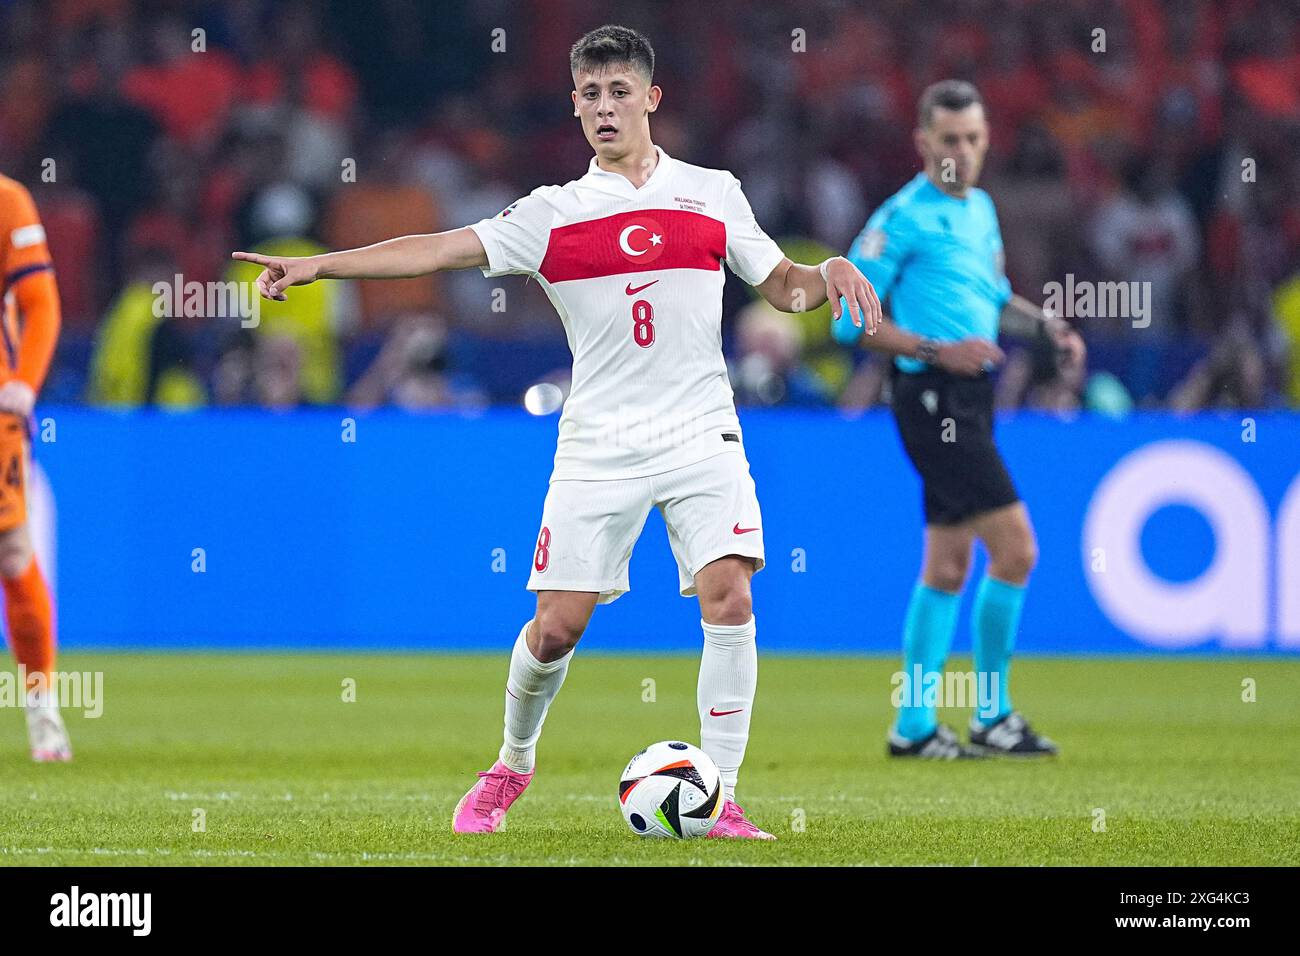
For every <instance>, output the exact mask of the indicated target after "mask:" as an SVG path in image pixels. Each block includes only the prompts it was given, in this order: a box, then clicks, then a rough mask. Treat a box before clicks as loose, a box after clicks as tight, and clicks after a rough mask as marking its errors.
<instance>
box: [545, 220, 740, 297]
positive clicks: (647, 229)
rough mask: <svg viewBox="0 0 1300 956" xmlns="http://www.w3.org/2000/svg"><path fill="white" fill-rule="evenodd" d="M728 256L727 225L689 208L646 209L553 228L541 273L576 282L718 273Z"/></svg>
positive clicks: (550, 277) (547, 277)
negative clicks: (669, 271) (662, 272)
mask: <svg viewBox="0 0 1300 956" xmlns="http://www.w3.org/2000/svg"><path fill="white" fill-rule="evenodd" d="M726 255H727V227H726V226H724V225H723V224H722V223H721V222H719V221H718V220H717V219H712V218H710V217H709V216H706V215H704V214H703V213H698V212H691V211H689V210H686V209H641V210H638V211H636V212H621V213H618V214H617V215H614V216H606V217H604V218H603V219H589V220H587V221H586V222H574V223H570V224H569V225H567V226H560V227H559V228H557V229H552V230H551V237H550V241H549V242H548V243H547V245H546V256H545V257H544V258H543V259H542V265H541V268H540V269H538V270H537V271H538V272H539V273H540V274H541V276H542V278H543V279H545V280H546V281H547V282H570V281H572V280H574V279H595V278H598V277H600V276H616V275H623V274H625V273H636V272H652V271H654V272H657V271H659V270H660V269H704V270H706V271H708V272H715V271H717V270H718V269H719V268H721V265H720V260H722V259H723V258H725V257H726Z"/></svg>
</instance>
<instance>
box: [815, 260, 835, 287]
mask: <svg viewBox="0 0 1300 956" xmlns="http://www.w3.org/2000/svg"><path fill="white" fill-rule="evenodd" d="M833 258H834V257H832V259H833ZM830 264H831V259H827V260H826V261H825V262H823V263H822V264H821V265H819V266H818V267H817V271H818V272H820V273H821V274H822V281H823V282H830V281H831V280H830V279H828V278H827V277H826V269H827V267H828V266H830Z"/></svg>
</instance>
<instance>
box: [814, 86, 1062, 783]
mask: <svg viewBox="0 0 1300 956" xmlns="http://www.w3.org/2000/svg"><path fill="white" fill-rule="evenodd" d="M918 113H919V116H918V128H917V129H916V131H915V132H914V134H913V137H914V141H915V144H916V148H917V151H918V152H919V153H920V154H921V158H922V159H923V160H924V163H925V171H924V172H922V173H919V174H918V175H917V176H916V178H914V179H913V180H912V181H911V182H909V183H908V184H907V185H906V186H904V187H903V188H902V189H900V190H899V191H898V192H897V193H895V194H894V195H893V196H892V197H890V198H889V199H888V200H887V201H886V202H885V203H884V205H882V206H881V207H880V209H878V210H877V211H876V213H875V214H874V215H873V216H872V217H871V218H870V219H869V220H868V221H867V225H866V228H865V229H864V230H863V231H862V233H861V234H860V235H859V236H858V238H857V239H856V240H855V241H854V243H853V246H852V248H851V249H850V250H849V259H850V260H851V261H852V262H853V263H854V264H855V265H856V266H857V267H858V268H859V269H860V270H861V271H862V273H863V275H865V276H866V277H867V279H868V280H869V281H870V282H871V284H872V285H873V286H875V288H876V291H877V294H878V295H879V296H880V298H881V301H884V300H885V297H886V295H888V296H889V312H890V314H891V317H892V319H893V322H892V323H883V324H882V325H881V326H880V328H879V330H878V332H877V334H876V335H875V336H872V337H871V338H870V339H868V341H867V344H868V345H869V346H870V347H871V348H872V349H875V350H878V351H882V352H885V353H887V354H890V355H893V356H895V358H894V369H893V403H892V405H893V413H894V419H895V421H896V422H897V423H898V433H899V436H900V437H901V438H902V442H903V447H904V448H905V449H906V451H907V455H908V458H910V459H911V461H912V464H913V466H915V468H916V470H917V472H918V473H919V474H920V476H921V482H922V485H923V487H924V500H925V559H924V565H923V567H922V570H921V580H920V581H919V582H918V583H917V585H916V587H915V589H914V590H913V592H912V597H911V601H910V603H909V605H908V609H907V620H906V622H905V624H904V626H903V663H904V667H903V671H904V673H905V674H906V675H907V677H908V683H906V684H904V688H905V689H908V690H910V693H908V694H906V695H904V699H903V705H902V706H901V707H900V708H899V712H898V721H897V723H896V724H895V725H894V727H893V728H892V729H891V731H890V733H889V753H890V754H891V755H892V756H895V757H925V758H938V759H953V758H958V757H978V756H986V755H989V754H993V753H998V754H1010V755H1015V756H1026V757H1027V756H1040V755H1046V754H1054V753H1056V746H1055V744H1053V743H1052V742H1051V741H1050V740H1048V739H1047V738H1045V737H1043V736H1041V735H1039V734H1037V733H1035V732H1034V731H1033V730H1032V729H1031V728H1030V726H1029V724H1028V722H1027V721H1026V720H1025V719H1024V717H1022V716H1021V715H1020V714H1019V713H1018V712H1017V711H1015V710H1014V709H1012V706H1011V697H1010V693H1009V687H1008V683H1007V679H1008V672H1009V668H1010V660H1011V651H1012V647H1013V646H1014V644H1015V637H1016V629H1017V626H1018V624H1019V621H1020V610H1021V607H1022V606H1023V605H1024V601H1025V588H1026V585H1027V584H1028V581H1029V574H1030V572H1031V571H1032V570H1033V568H1034V564H1035V561H1036V560H1037V552H1038V548H1037V543H1036V542H1035V540H1034V531H1033V528H1032V526H1031V525H1030V522H1029V512H1028V510H1027V509H1026V508H1025V504H1024V502H1023V501H1021V500H1020V495H1019V494H1018V493H1017V492H1016V487H1015V484H1014V483H1013V482H1012V481H1011V476H1010V475H1009V474H1008V473H1007V468H1006V465H1005V464H1004V463H1003V461H1002V456H1001V454H999V452H998V448H997V445H996V444H995V443H994V441H993V379H992V376H991V375H990V372H991V371H992V370H993V368H995V367H996V365H997V364H998V363H999V362H1000V361H1001V360H1002V357H1003V356H1002V352H1001V350H999V349H998V347H997V344H996V342H997V337H998V333H999V332H1006V333H1008V334H1011V335H1015V336H1020V337H1025V338H1033V337H1042V338H1044V339H1047V340H1050V341H1051V342H1052V343H1054V344H1055V346H1056V348H1057V354H1058V356H1059V358H1058V361H1060V362H1062V363H1075V362H1081V361H1083V356H1084V347H1083V340H1082V339H1081V338H1080V337H1079V335H1078V334H1077V333H1076V332H1075V331H1074V330H1073V329H1072V328H1071V327H1070V325H1069V323H1067V322H1065V321H1064V320H1062V319H1059V318H1055V317H1052V316H1050V315H1046V314H1044V312H1043V310H1042V309H1041V308H1038V307H1037V306H1035V305H1033V304H1032V303H1031V302H1029V301H1028V300H1026V299H1023V298H1021V297H1019V296H1017V295H1013V294H1012V292H1011V285H1010V283H1009V282H1008V281H1007V278H1006V275H1005V274H1004V271H1003V250H1002V234H1001V231H1000V230H999V228H998V219H997V213H996V211H995V210H994V208H993V201H992V200H991V199H990V198H989V195H988V193H986V192H984V191H983V190H981V189H976V188H975V183H976V182H977V181H978V180H979V175H980V168H981V166H982V165H983V163H984V155H985V153H986V152H987V150H988V143H989V136H988V122H987V120H986V119H985V115H984V105H983V103H982V101H981V100H980V95H979V92H978V91H977V90H976V89H975V87H974V86H972V85H971V84H970V83H966V82H963V81H960V80H945V81H943V82H940V83H935V84H934V85H933V86H931V87H929V88H928V89H927V90H926V91H925V92H924V94H922V96H921V101H920V105H919V110H918ZM851 308H852V306H850V308H849V309H846V308H844V307H843V306H841V308H839V309H837V310H836V311H837V312H838V313H839V317H838V318H836V319H835V320H834V321H833V323H832V331H833V333H834V335H835V338H836V339H837V340H838V341H840V342H841V343H843V344H846V345H847V344H852V343H853V342H855V341H856V340H857V339H858V337H859V336H860V335H861V332H862V329H861V328H860V327H859V325H858V317H857V316H856V315H853V314H852V313H851V311H850V309H851ZM976 538H978V539H979V540H980V541H982V542H983V543H984V547H985V548H986V549H987V551H988V558H989V560H988V570H987V573H986V574H985V575H984V578H983V579H982V580H981V581H980V582H979V585H978V587H977V588H976V591H975V602H974V607H973V609H972V615H971V631H972V640H971V645H972V649H973V652H974V657H975V670H976V674H977V680H978V683H977V688H978V690H979V698H980V699H979V702H978V704H977V706H976V709H975V712H974V714H973V715H972V717H971V722H970V745H969V746H967V745H965V744H963V743H962V742H961V741H960V740H959V739H958V737H957V734H956V733H955V732H954V731H953V730H952V728H950V727H947V726H945V725H941V724H939V723H938V720H937V717H936V714H935V709H936V708H935V707H934V706H933V700H931V706H926V701H925V695H924V694H923V693H922V690H923V688H924V687H925V686H933V683H932V682H933V681H934V680H935V678H933V677H931V678H929V680H928V681H926V679H925V677H924V676H923V677H922V681H923V683H922V685H921V686H917V685H916V683H915V678H916V676H917V675H918V674H920V675H931V674H935V673H937V674H938V679H939V680H940V681H941V683H940V684H939V685H938V686H939V687H942V686H943V682H942V674H943V669H944V661H945V659H946V658H947V656H948V651H949V648H950V647H951V646H952V637H953V632H954V631H955V630H956V627H957V615H958V610H959V607H960V604H961V595H962V590H963V589H964V588H965V586H966V579H967V576H968V574H969V572H970V564H971V553H972V551H973V547H974V543H975V539H976Z"/></svg>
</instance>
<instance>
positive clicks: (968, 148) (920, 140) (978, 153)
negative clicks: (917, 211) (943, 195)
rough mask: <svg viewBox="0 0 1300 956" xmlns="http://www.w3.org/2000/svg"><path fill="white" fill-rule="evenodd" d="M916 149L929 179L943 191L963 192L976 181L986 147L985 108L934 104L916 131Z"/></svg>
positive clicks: (987, 145) (975, 104) (987, 126)
mask: <svg viewBox="0 0 1300 956" xmlns="http://www.w3.org/2000/svg"><path fill="white" fill-rule="evenodd" d="M916 148H917V150H918V151H919V152H920V154H921V158H922V159H924V160H925V171H926V174H927V175H929V177H930V179H931V180H932V181H934V182H935V184H936V185H938V186H939V188H940V189H942V190H943V191H944V192H948V193H954V194H956V195H963V194H964V193H965V192H966V191H967V190H968V189H971V188H972V187H973V186H974V185H975V184H976V183H977V182H979V178H980V170H981V169H983V168H984V154H985V153H987V152H988V149H989V124H988V122H987V120H985V118H984V107H983V106H981V105H980V104H979V103H974V104H972V105H970V106H968V107H966V108H965V109H962V110H947V109H944V108H943V107H937V108H936V109H935V110H934V112H933V113H932V114H931V117H930V125H929V126H927V127H922V128H921V129H918V130H917V131H916Z"/></svg>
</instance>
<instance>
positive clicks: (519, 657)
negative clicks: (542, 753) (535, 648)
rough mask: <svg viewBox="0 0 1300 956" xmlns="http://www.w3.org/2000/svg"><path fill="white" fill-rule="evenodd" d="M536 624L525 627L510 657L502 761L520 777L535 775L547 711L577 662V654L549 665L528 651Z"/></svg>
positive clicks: (567, 655) (528, 624) (570, 652)
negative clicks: (532, 630) (573, 663)
mask: <svg viewBox="0 0 1300 956" xmlns="http://www.w3.org/2000/svg"><path fill="white" fill-rule="evenodd" d="M532 623H533V622H532V621H529V622H528V623H527V624H525V625H524V629H523V630H522V631H520V632H519V637H518V638H517V639H516V640H515V649H514V651H513V652H512V653H511V655H510V676H509V678H508V679H507V680H506V732H505V742H504V743H503V744H502V745H501V753H500V757H501V762H502V763H503V764H505V765H506V766H507V767H509V768H510V769H511V770H513V771H515V772H516V773H532V770H533V763H534V754H535V752H536V750H537V738H538V737H540V736H541V735H542V723H543V721H545V720H546V711H547V710H548V709H549V708H550V706H551V701H553V700H554V699H555V695H556V694H558V693H559V692H560V687H561V685H563V683H564V675H565V674H567V673H568V672H569V661H570V660H571V659H572V658H573V651H569V653H567V654H565V655H564V656H563V657H561V658H560V659H559V660H557V661H551V662H550V663H549V664H543V663H542V662H541V661H539V660H538V659H537V658H536V657H534V656H533V652H532V651H530V650H529V649H528V628H529V627H530V626H531V625H532Z"/></svg>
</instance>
